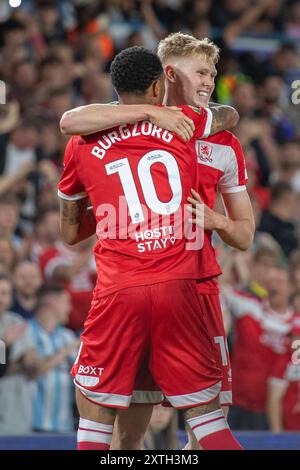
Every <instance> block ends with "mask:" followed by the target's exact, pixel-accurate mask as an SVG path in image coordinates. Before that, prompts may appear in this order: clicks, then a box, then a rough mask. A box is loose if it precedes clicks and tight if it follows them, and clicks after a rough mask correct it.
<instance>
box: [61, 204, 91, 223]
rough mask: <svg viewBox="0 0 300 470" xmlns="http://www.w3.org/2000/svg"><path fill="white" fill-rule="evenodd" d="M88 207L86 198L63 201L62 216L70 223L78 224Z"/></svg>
mask: <svg viewBox="0 0 300 470" xmlns="http://www.w3.org/2000/svg"><path fill="white" fill-rule="evenodd" d="M85 208H86V200H85V199H82V200H79V201H71V202H70V201H62V217H63V219H64V220H65V222H67V223H68V224H69V225H78V224H79V223H80V220H81V215H82V212H83V210H85Z"/></svg>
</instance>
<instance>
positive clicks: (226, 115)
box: [209, 103, 240, 134]
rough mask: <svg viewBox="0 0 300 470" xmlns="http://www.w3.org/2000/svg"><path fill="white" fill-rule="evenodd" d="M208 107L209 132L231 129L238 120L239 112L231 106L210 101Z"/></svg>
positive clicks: (214, 132)
mask: <svg viewBox="0 0 300 470" xmlns="http://www.w3.org/2000/svg"><path fill="white" fill-rule="evenodd" d="M209 107H210V110H211V112H212V124H211V134H216V133H217V132H221V131H225V130H226V129H232V128H233V127H235V126H236V125H237V123H238V122H239V118H240V117H239V113H238V112H237V111H236V109H234V108H232V107H231V106H226V105H221V104H217V103H210V104H209Z"/></svg>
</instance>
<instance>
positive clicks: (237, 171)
mask: <svg viewBox="0 0 300 470" xmlns="http://www.w3.org/2000/svg"><path fill="white" fill-rule="evenodd" d="M195 150H196V155H197V162H198V178H199V183H198V191H199V193H200V196H201V198H202V200H203V202H204V203H205V204H206V205H207V206H208V207H210V208H211V209H213V208H214V205H215V203H216V198H217V194H218V192H220V193H222V194H224V193H237V192H239V191H244V190H245V189H246V183H247V172H246V165H245V158H244V154H243V149H242V146H241V144H240V142H239V140H238V139H237V138H236V137H235V136H234V135H233V134H232V133H231V132H229V131H222V132H218V133H217V134H214V135H210V136H209V137H207V138H205V139H197V140H196V142H195ZM211 237H212V232H211V231H208V230H206V231H205V238H204V244H203V248H202V249H201V250H200V252H199V271H200V277H199V279H205V278H208V277H213V276H218V275H219V274H221V272H222V271H221V268H220V266H219V264H218V262H217V259H216V253H215V249H214V247H213V246H212V241H211Z"/></svg>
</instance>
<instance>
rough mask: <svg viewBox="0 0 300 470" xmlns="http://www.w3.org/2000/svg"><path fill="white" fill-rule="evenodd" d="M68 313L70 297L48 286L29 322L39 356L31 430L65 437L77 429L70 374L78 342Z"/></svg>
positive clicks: (45, 286)
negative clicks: (68, 324) (74, 419)
mask: <svg viewBox="0 0 300 470" xmlns="http://www.w3.org/2000/svg"><path fill="white" fill-rule="evenodd" d="M69 313H70V298H69V294H68V293H67V292H66V291H65V290H64V289H63V288H62V287H61V286H59V285H55V284H52V285H51V284H48V285H44V286H42V287H41V288H40V290H39V292H38V295H37V308H36V315H35V317H34V318H32V319H31V320H30V321H29V329H30V333H31V336H32V339H33V342H34V345H35V347H36V350H37V356H38V360H37V361H36V365H35V369H34V378H35V382H34V384H33V396H32V399H33V422H32V427H33V429H34V430H35V431H38V432H41V431H44V432H59V433H63V432H70V431H72V430H73V429H74V425H73V401H74V390H73V387H72V380H71V377H70V373H69V371H70V366H71V364H72V363H73V362H74V360H75V357H76V354H77V352H78V347H79V340H78V339H77V338H76V337H75V335H74V333H73V332H72V331H70V330H69V329H67V328H66V327H65V326H64V325H65V324H66V323H67V321H68V316H69Z"/></svg>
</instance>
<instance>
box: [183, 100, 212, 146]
mask: <svg viewBox="0 0 300 470" xmlns="http://www.w3.org/2000/svg"><path fill="white" fill-rule="evenodd" d="M182 111H183V112H184V114H186V115H187V116H188V117H189V118H190V119H192V120H193V121H194V124H195V131H194V137H196V138H199V139H200V138H205V137H208V136H209V135H210V133H211V123H212V112H211V110H210V109H209V108H200V107H199V108H196V107H195V106H182Z"/></svg>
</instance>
